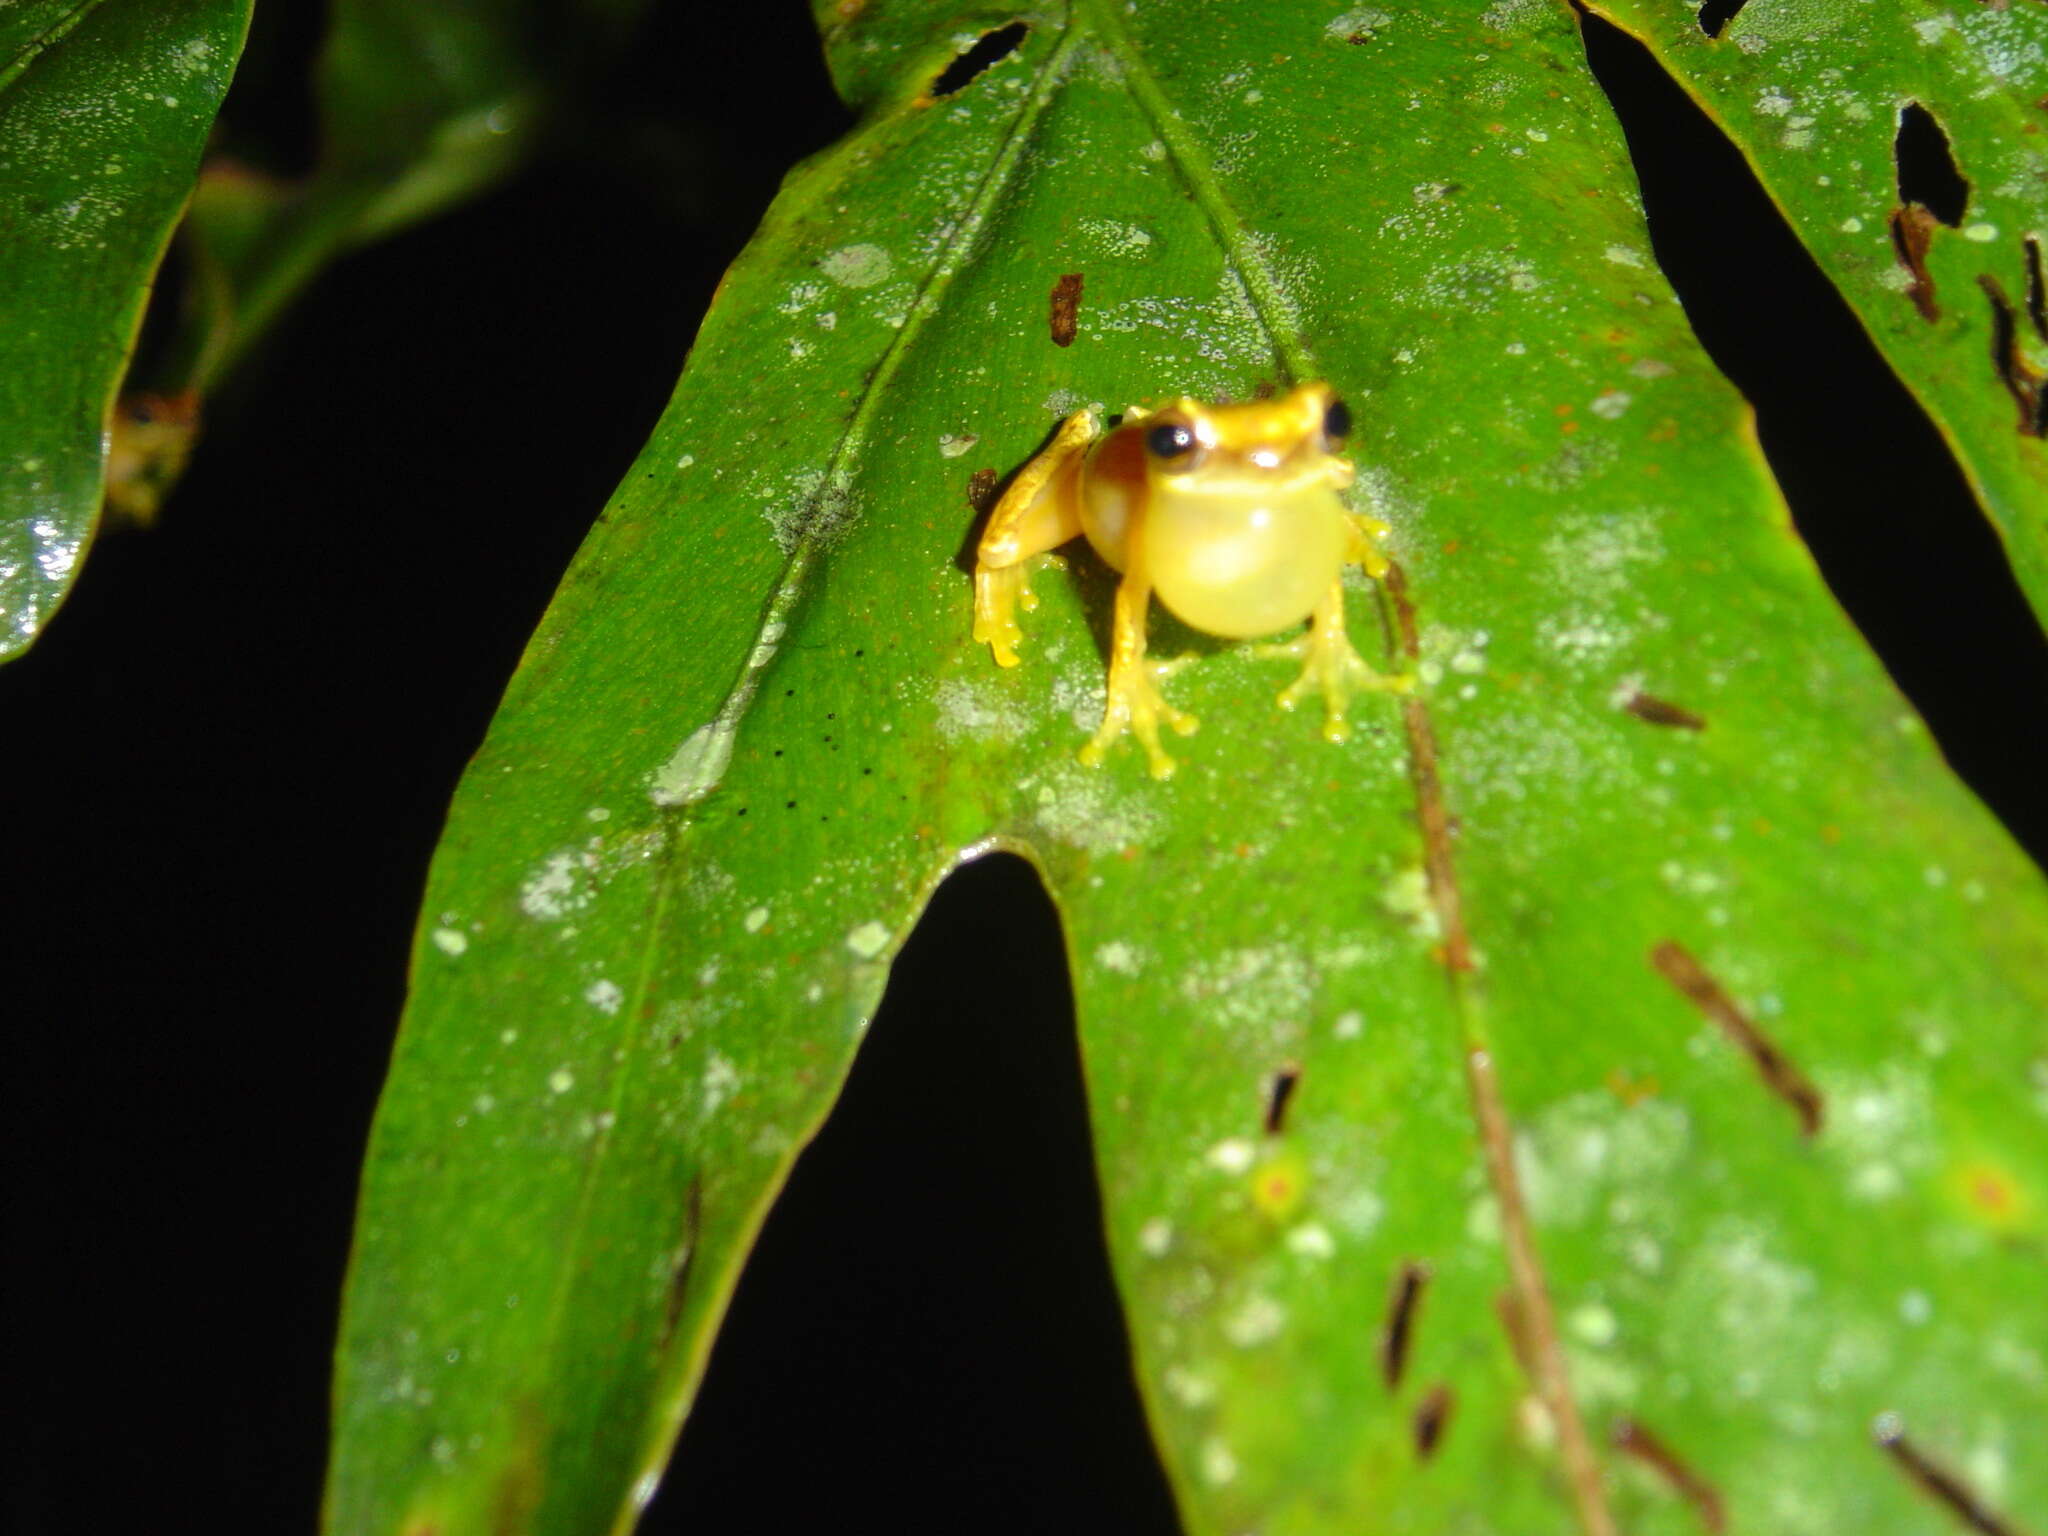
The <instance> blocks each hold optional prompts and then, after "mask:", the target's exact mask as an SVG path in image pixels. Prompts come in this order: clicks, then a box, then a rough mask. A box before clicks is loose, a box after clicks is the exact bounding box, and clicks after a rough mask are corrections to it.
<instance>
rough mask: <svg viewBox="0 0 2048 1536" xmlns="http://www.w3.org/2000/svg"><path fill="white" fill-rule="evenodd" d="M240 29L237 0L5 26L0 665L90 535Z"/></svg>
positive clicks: (92, 1) (0, 64) (30, 10)
mask: <svg viewBox="0 0 2048 1536" xmlns="http://www.w3.org/2000/svg"><path fill="white" fill-rule="evenodd" d="M248 24H249V3H248V0H107V3H98V0H77V3H69V4H55V3H49V0H39V3H32V4H27V5H23V6H18V7H9V8H8V13H7V14H6V15H4V16H0V660H4V659H6V658H8V657H11V656H14V655H17V654H19V653H20V652H21V651H22V650H24V649H26V648H27V647H28V646H29V645H30V644H31V643H32V642H33V641H34V640H35V638H36V636H37V634H38V633H40V632H41V630H42V627H43V625H44V624H45V623H47V622H48V620H49V617H50V615H51V614H52V613H53V612H54V611H55V610H56V607H57V605H58V604H59V603H60V602H62V601H63V599H64V594H65V593H66V592H67V591H68V590H69V589H70V585H71V578H72V575H73V573H74V571H75V570H76V568H77V565H78V559H79V556H80V553H81V552H82V551H83V549H84V547H85V545H86V543H87V542H88V540H89V539H90V538H91V536H92V530H93V522H94V518H95V517H96V516H97V514H98V511H99V505H100V486H101V480H102V476H103V474H104V471H105V461H106V446H105V444H106V434H107V431H108V422H109V417H110V414H111V412H112V410H113V404H114V395H115V391H116V390H117V389H118V387H119V385H120V381H121V376H122V374H123V373H124V372H125V371H126V369H127V366H128V358H129V354H130V353H131V352H132V351H133V350H134V346H135V334H136V328H137V326H138V325H139V324H140V323H141V318H142V307H143V301H144V300H145V298H146V297H147V296H148V294H149V286H150V282H151V280H152V278H153V277H154V275H155V272H156V268H157V263H158V261H159V260H161V259H162V256H163V251H164V246H165V243H166V242H167V241H168V240H169V239H170V236H171V231H172V229H173V227H174V226H175V225H176V223H177V220H178V216H179V214H180V212H181V211H182V210H183V209H184V206H185V200H186V199H187V198H188V197H189V196H190V195H191V192H192V182H193V177H194V176H195V174H196V173H197V170H198V166H199V155H200V151H201V150H202V148H203V147H204V146H205V143H206V135H207V132H208V130H209V129H210V128H211V127H212V125H213V118H214V113H215V112H216V111H217V110H218V108H219V106H220V99H221V96H222V94H223V93H224V92H225V91H226V90H227V85H228V79H229V77H230V75H232V74H233V72H234V66H235V60H236V58H237V57H238V56H239V55H240V53H241V48H242V38H243V35H244V33H245V32H246V31H247V29H248Z"/></svg>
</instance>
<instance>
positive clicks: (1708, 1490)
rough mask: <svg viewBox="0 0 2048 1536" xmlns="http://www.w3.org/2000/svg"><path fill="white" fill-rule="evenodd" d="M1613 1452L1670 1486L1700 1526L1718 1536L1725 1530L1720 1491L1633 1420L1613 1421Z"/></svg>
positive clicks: (1610, 1436)
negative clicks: (1626, 1455)
mask: <svg viewBox="0 0 2048 1536" xmlns="http://www.w3.org/2000/svg"><path fill="white" fill-rule="evenodd" d="M1608 1438H1609V1439H1611V1440H1612V1441H1613V1442H1614V1448H1615V1449H1616V1450H1618V1451H1625V1452H1627V1453H1628V1454H1629V1455H1631V1456H1633V1457H1635V1458H1636V1460H1638V1461H1640V1462H1642V1463H1643V1464H1644V1465H1645V1466H1647V1467H1649V1468H1650V1470H1651V1471H1653V1472H1655V1473H1656V1474H1657V1475H1658V1476H1659V1477H1661V1478H1663V1479H1664V1481H1665V1482H1667V1483H1669V1484H1670V1485H1671V1488H1672V1491H1673V1492H1675V1493H1677V1494H1678V1495H1679V1496H1680V1497H1681V1498H1683V1499H1684V1500H1685V1501H1686V1502H1687V1503H1688V1504H1690V1505H1692V1507H1693V1510H1694V1512H1695V1513H1697V1514H1698V1515H1699V1517H1700V1525H1701V1526H1702V1527H1703V1528H1704V1529H1706V1530H1708V1531H1710V1532H1712V1533H1714V1536H1720V1533H1721V1532H1723V1531H1725V1530H1727V1529H1728V1510H1727V1506H1726V1505H1724V1504H1723V1503H1722V1501H1721V1490H1720V1489H1718V1488H1716V1487H1715V1486H1714V1485H1713V1484H1712V1483H1710V1482H1708V1481H1707V1480H1706V1479H1705V1478H1704V1477H1702V1476H1700V1474H1699V1473H1698V1472H1697V1471H1695V1470H1694V1469H1693V1468H1692V1467H1691V1466H1689V1465H1688V1464H1687V1463H1686V1462H1685V1461H1684V1460H1683V1459H1682V1458H1681V1457H1680V1456H1679V1455H1678V1453H1677V1452H1676V1451H1674V1450H1672V1449H1671V1447H1670V1446H1668V1445H1666V1444H1665V1443H1664V1442H1663V1441H1662V1440H1660V1439H1659V1438H1658V1437H1657V1436H1655V1435H1653V1434H1651V1433H1650V1431H1649V1430H1647V1429H1645V1428H1644V1427H1643V1426H1642V1425H1641V1424H1640V1423H1638V1422H1637V1421H1636V1420H1634V1419H1617V1420H1615V1423H1614V1429H1613V1431H1612V1433H1611V1434H1610V1435H1609V1437H1608Z"/></svg>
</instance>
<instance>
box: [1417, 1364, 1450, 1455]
mask: <svg viewBox="0 0 2048 1536" xmlns="http://www.w3.org/2000/svg"><path fill="white" fill-rule="evenodd" d="M1457 1405H1458V1398H1457V1394H1456V1393H1454V1392H1453V1391H1452V1390H1451V1384H1450V1383H1449V1382H1447V1381H1440V1382H1438V1383H1437V1384H1436V1385H1435V1386H1433V1387H1431V1388H1430V1389H1429V1391H1428V1392H1426V1393H1425V1394H1423V1398H1422V1401H1421V1402H1419V1403H1417V1404H1416V1405H1415V1418H1414V1421H1413V1426H1414V1430H1415V1455H1416V1458H1417V1459H1418V1460H1420V1461H1427V1460H1429V1458H1430V1457H1432V1456H1434V1455H1435V1454H1436V1448H1437V1447H1438V1446H1439V1445H1441V1444H1442V1443H1443V1438H1444V1431H1445V1430H1446V1429H1448V1428H1450V1424H1451V1410H1452V1409H1453V1408H1455V1407H1457Z"/></svg>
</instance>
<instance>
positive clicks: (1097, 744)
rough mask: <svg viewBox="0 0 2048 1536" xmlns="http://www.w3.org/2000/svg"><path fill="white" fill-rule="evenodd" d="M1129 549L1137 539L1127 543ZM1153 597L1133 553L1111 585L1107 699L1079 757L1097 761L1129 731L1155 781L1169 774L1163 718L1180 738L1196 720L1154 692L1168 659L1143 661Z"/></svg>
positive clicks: (1139, 560) (1092, 762) (1170, 765)
mask: <svg viewBox="0 0 2048 1536" xmlns="http://www.w3.org/2000/svg"><path fill="white" fill-rule="evenodd" d="M1132 543H1133V546H1134V549H1135V547H1136V546H1137V544H1138V541H1137V540H1133V541H1132ZM1151 596H1152V583H1151V581H1150V580H1149V579H1148V578H1147V577H1146V575H1145V568H1144V561H1143V558H1142V556H1141V555H1137V554H1135V553H1134V555H1133V558H1132V561H1131V565H1130V568H1129V569H1127V570H1126V571H1125V572H1124V579H1123V581H1122V582H1121V583H1120V584H1119V585H1118V587H1117V589H1116V621H1115V630H1114V632H1113V634H1112V636H1111V639H1110V649H1109V699H1108V702H1107V703H1106V704H1105V705H1104V707H1103V711H1102V727H1101V729H1100V730H1098V731H1096V733H1095V735H1094V736H1093V737H1091V738H1090V739H1089V742H1088V745H1087V746H1085V747H1083V748H1082V749H1081V761H1082V762H1084V763H1087V764H1088V765H1089V766H1091V767H1093V766H1094V765H1096V764H1098V763H1100V762H1101V761H1102V759H1103V755H1104V754H1105V753H1107V752H1108V751H1109V749H1110V748H1111V747H1113V746H1115V745H1116V742H1117V738H1118V737H1120V736H1122V735H1123V733H1124V732H1125V731H1129V732H1130V733H1131V734H1132V735H1133V736H1135V737H1137V738H1138V744H1139V745H1140V746H1142V747H1143V748H1144V749H1145V757H1146V759H1147V761H1148V762H1149V763H1150V765H1151V769H1152V777H1153V778H1155V779H1165V778H1171V777H1172V776H1173V759H1172V758H1170V757H1168V756H1167V755H1166V753H1165V751H1164V750H1163V749H1162V748H1161V747H1160V745H1159V722H1160V721H1161V720H1164V721H1165V722H1166V723H1167V724H1168V725H1170V726H1172V727H1173V729H1174V730H1175V731H1176V732H1177V733H1179V734H1180V735H1182V736H1186V735H1188V734H1190V733H1191V732H1192V731H1193V730H1194V729H1195V727H1196V726H1197V725H1198V724H1200V722H1199V721H1197V720H1196V719H1195V717H1194V716H1193V715H1188V714H1183V713H1181V711H1179V710H1177V709H1175V708H1174V707H1173V706H1172V705H1171V704H1169V703H1167V702H1166V699H1165V696H1164V695H1163V694H1161V693H1160V691H1159V677H1160V675H1161V674H1162V673H1163V672H1164V671H1165V670H1167V668H1168V667H1170V666H1171V665H1172V663H1170V662H1169V663H1165V664H1161V663H1159V662H1154V661H1147V660H1146V659H1145V613H1146V609H1147V607H1148V605H1149V603H1150V600H1151Z"/></svg>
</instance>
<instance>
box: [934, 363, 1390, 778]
mask: <svg viewBox="0 0 2048 1536" xmlns="http://www.w3.org/2000/svg"><path fill="white" fill-rule="evenodd" d="M1350 427H1351V416H1350V412H1349V411H1347V410H1346V409H1345V407H1344V402H1343V401H1341V400H1339V399H1338V398H1337V397H1336V395H1335V394H1334V393H1332V391H1331V389H1330V387H1329V386H1328V385H1327V384H1304V385H1302V386H1300V387H1299V388H1298V389H1295V390H1293V391H1291V392H1290V393H1288V394H1286V395H1283V396H1281V397H1279V398H1277V399H1273V400H1255V401H1251V402H1248V403H1246V404H1243V405H1203V404H1201V403H1200V402H1199V401H1195V400H1190V399H1188V398H1186V397H1182V398H1181V399H1179V400H1176V401H1174V402H1173V403H1172V404H1171V405H1167V406H1164V407H1162V408H1161V409H1159V410H1157V411H1152V412H1148V411H1144V410H1141V409H1139V408H1138V407H1136V406H1133V407H1132V408H1131V409H1130V410H1128V411H1126V412H1125V413H1124V417H1123V420H1122V422H1121V423H1120V424H1119V425H1118V426H1116V427H1114V428H1112V429H1111V430H1109V431H1108V432H1105V431H1104V430H1103V427H1102V423H1101V422H1100V421H1099V420H1098V419H1097V417H1096V415H1095V413H1094V412H1093V411H1092V410H1080V411H1076V412H1075V413H1074V414H1073V415H1071V416H1069V417H1068V418H1067V419H1066V420H1065V421H1063V422H1062V423H1060V428H1059V431H1058V432H1057V433H1055V434H1054V436H1053V440H1052V442H1051V443H1050V444H1048V445H1047V446H1046V448H1045V449H1044V450H1043V451H1042V452H1041V453H1039V454H1038V455H1037V456H1036V457H1035V458H1033V459H1032V460H1031V462H1030V463H1028V464H1026V465H1025V466H1024V468H1023V469H1022V471H1020V472H1019V473H1018V475H1017V478H1016V479H1015V480H1014V481H1013V482H1011V485H1010V488H1009V489H1008V490H1007V491H1005V492H1004V493H1003V497H1002V500H1000V501H999V502H997V503H996V507H995V510H994V511H993V512H992V513H991V514H990V515H989V520H988V528H987V529H986V531H985V532H984V533H983V534H982V538H981V547H980V549H979V551H978V552H977V558H976V560H975V566H974V638H975V639H976V640H980V641H986V642H987V644H988V646H989V648H990V649H991V650H992V651H994V652H995V658H996V662H997V664H998V665H999V666H1005V667H1014V666H1016V665H1017V659H1018V658H1017V649H1016V647H1017V641H1018V640H1019V639H1020V638H1021V637H1022V634H1023V632H1022V631H1021V630H1020V629H1019V628H1018V627H1017V618H1016V609H1017V608H1018V607H1019V606H1020V605H1021V606H1023V607H1024V608H1026V609H1030V608H1035V607H1036V606H1037V599H1036V598H1034V597H1033V596H1032V593H1031V587H1030V584H1029V580H1028V575H1027V570H1026V565H1025V562H1026V561H1028V560H1030V559H1031V557H1032V556H1034V555H1038V554H1042V553H1043V552H1044V551H1046V550H1049V549H1052V548H1054V547H1056V546H1058V545H1061V544H1064V543H1066V542H1067V540H1069V539H1071V538H1073V537H1074V536H1075V535H1076V534H1086V535H1087V536H1088V542H1089V543H1090V544H1092V545H1094V546H1095V550H1096V553H1098V554H1099V555H1101V556H1102V558H1103V559H1104V560H1106V561H1108V562H1109V563H1110V565H1111V566H1113V567H1114V568H1115V569H1117V570H1119V571H1121V572H1122V573H1123V582H1122V584H1121V585H1120V586H1118V588H1117V593H1116V618H1115V630H1114V634H1113V636H1112V638H1111V642H1110V656H1109V703H1108V707H1107V708H1106V709H1105V710H1104V711H1103V717H1102V727H1101V729H1099V730H1098V731H1096V733H1095V735H1094V737H1093V738H1092V739H1091V740H1090V741H1089V743H1088V745H1087V746H1085V747H1084V748H1082V749H1081V760H1082V761H1083V762H1085V763H1091V764H1092V763H1099V762H1101V761H1102V758H1103V755H1104V754H1105V753H1106V752H1107V751H1108V750H1109V749H1110V747H1112V746H1113V745H1115V743H1116V741H1117V738H1118V737H1120V736H1122V735H1123V734H1124V732H1126V731H1129V732H1130V733H1131V734H1132V735H1134V736H1136V737H1137V738H1138V741H1139V743H1140V744H1141V745H1142V746H1143V747H1144V749H1145V755H1146V757H1147V758H1148V759H1149V760H1150V762H1151V768H1152V775H1153V777H1154V778H1161V779H1163V778H1165V777H1167V776H1168V775H1169V774H1171V773H1172V772H1173V759H1172V758H1170V757H1168V756H1167V755H1166V753H1165V751H1164V750H1163V749H1162V748H1161V747H1160V745H1159V725H1160V722H1161V721H1164V722H1165V723H1166V724H1167V725H1169V726H1171V727H1172V728H1173V729H1174V730H1175V731H1177V732H1178V733H1180V734H1181V735H1183V736H1185V735H1187V734H1188V733H1189V732H1191V731H1192V730H1194V729H1195V725H1196V721H1195V719H1194V717H1193V716H1191V715H1187V714H1183V713H1182V712H1181V711H1179V710H1177V709H1175V708H1174V707H1173V706H1172V705H1171V704H1168V703H1167V702H1166V700H1165V698H1164V696H1163V695H1161V693H1160V691H1159V685H1158V678H1159V677H1160V676H1162V675H1163V674H1164V673H1165V672H1166V671H1167V670H1169V669H1170V668H1171V667H1172V666H1173V665H1175V663H1172V662H1168V663H1164V664H1161V663H1157V662H1147V661H1146V659H1145V617H1146V604H1147V602H1148V601H1149V600H1150V598H1151V596H1152V595H1153V593H1154V592H1157V593H1158V595H1159V600H1160V601H1161V602H1163V603H1164V604H1166V606H1167V608H1168V609H1169V610H1171V611H1172V613H1173V614H1174V615H1175V616H1176V617H1177V618H1179V619H1181V620H1182V621H1183V622H1184V623H1187V624H1189V625H1191V626H1193V627H1194V628H1196V629H1200V630H1205V631H1207V632H1208V633H1209V634H1212V635H1222V636H1225V637H1227V638H1230V639H1247V638H1250V637H1252V636H1254V635H1270V634H1272V633H1273V632H1274V631H1276V630H1281V629H1285V628H1286V627H1287V626H1288V625H1290V624H1298V623H1300V622H1301V621H1302V620H1303V619H1307V620H1309V621H1310V624H1309V629H1308V631H1307V633H1305V634H1303V635H1302V636H1300V637H1299V638H1297V639H1295V640H1292V641H1290V642H1288V643H1286V644H1284V645H1274V646H1265V647H1261V648H1260V654H1263V655H1287V656H1295V657H1303V658H1306V665H1305V666H1304V667H1303V668H1302V673H1301V676H1300V677H1299V678H1297V679H1296V680H1295V681H1294V683H1293V684H1292V685H1291V686H1289V687H1288V688H1287V689H1286V691H1285V692H1283V693H1282V694H1281V695H1280V705H1281V707H1282V708H1283V709H1292V708H1293V707H1294V706H1295V704H1296V703H1298V702H1299V701H1300V700H1301V698H1302V697H1303V696H1304V695H1306V694H1307V693H1308V692H1310V691H1311V690H1319V691H1320V692H1321V693H1322V695H1323V698H1324V701H1325V704H1326V706H1327V709H1328V715H1327V718H1326V720H1325V723H1324V726H1323V735H1324V736H1326V737H1327V738H1329V739H1330V740H1331V741H1342V740H1343V739H1344V737H1345V736H1346V734H1347V727H1346V725H1345V722H1344V711H1345V707H1346V706H1347V705H1348V704H1349V702H1350V699H1351V696H1352V694H1354V693H1355V692H1357V691H1359V690H1360V689H1367V688H1390V689H1394V690H1396V691H1399V692H1405V691H1407V689H1408V688H1409V687H1410V685H1411V679H1409V678H1407V677H1405V676H1398V677H1387V676H1383V675H1382V674H1380V673H1378V672H1375V671H1374V670H1373V669H1372V668H1371V667H1369V666H1367V665H1366V664H1365V662H1364V661H1363V660H1362V659H1361V658H1360V656H1359V654H1358V652H1357V651H1356V650H1355V649H1353V648H1352V644H1351V641H1350V639H1349V638H1348V637H1347V636H1346V635H1345V633H1344V587H1343V583H1342V575H1343V569H1344V566H1345V565H1346V564H1348V563H1353V562H1355V563H1357V564H1358V565H1360V566H1362V567H1363V568H1364V570H1365V573H1366V575H1368V576H1372V577H1378V576H1380V575H1382V574H1384V573H1385V571H1386V569H1387V561H1386V557H1385V556H1383V555H1381V554H1380V552H1379V551H1378V549H1377V548H1376V547H1375V542H1374V541H1375V540H1377V539H1378V538H1379V537H1380V536H1381V535H1383V534H1385V533H1386V532H1387V525H1386V524H1385V523H1382V522H1380V521H1378V520H1377V519H1375V518H1369V517H1360V516H1358V515H1357V514H1356V513H1353V512H1350V511H1348V510H1346V508H1345V506H1344V504H1343V502H1342V501H1340V500H1339V499H1338V496H1337V493H1338V491H1339V490H1341V489H1342V488H1343V487H1345V486H1347V485H1349V484H1350V483H1351V481H1352V478H1353V473H1354V471H1353V470H1352V467H1351V462H1350V461H1349V460H1348V459H1345V458H1343V457H1342V456H1341V455H1340V454H1339V453H1338V451H1337V450H1338V447H1339V445H1340V444H1341V443H1342V441H1343V439H1344V436H1345V434H1346V433H1347V432H1348V431H1349V430H1350Z"/></svg>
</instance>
